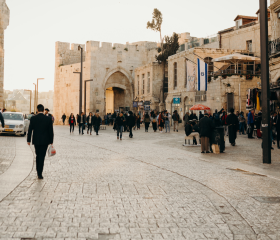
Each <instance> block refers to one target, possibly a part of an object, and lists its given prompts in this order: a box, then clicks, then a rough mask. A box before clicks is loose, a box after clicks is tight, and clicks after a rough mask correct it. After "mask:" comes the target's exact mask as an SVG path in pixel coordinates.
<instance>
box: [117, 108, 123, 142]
mask: <svg viewBox="0 0 280 240" xmlns="http://www.w3.org/2000/svg"><path fill="white" fill-rule="evenodd" d="M123 123H124V117H123V113H120V115H119V116H117V118H116V127H117V139H119V136H120V140H122V132H123Z"/></svg>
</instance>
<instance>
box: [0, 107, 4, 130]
mask: <svg viewBox="0 0 280 240" xmlns="http://www.w3.org/2000/svg"><path fill="white" fill-rule="evenodd" d="M3 110H4V109H3ZM0 122H1V124H2V128H4V127H5V121H4V117H3V115H2V112H0Z"/></svg>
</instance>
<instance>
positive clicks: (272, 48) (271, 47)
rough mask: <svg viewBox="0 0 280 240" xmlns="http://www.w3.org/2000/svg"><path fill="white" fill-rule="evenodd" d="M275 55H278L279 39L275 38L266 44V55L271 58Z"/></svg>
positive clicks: (279, 48)
mask: <svg viewBox="0 0 280 240" xmlns="http://www.w3.org/2000/svg"><path fill="white" fill-rule="evenodd" d="M277 53H280V38H277V39H275V40H273V41H270V42H269V43H268V55H269V56H270V57H271V56H272V55H275V54H277Z"/></svg>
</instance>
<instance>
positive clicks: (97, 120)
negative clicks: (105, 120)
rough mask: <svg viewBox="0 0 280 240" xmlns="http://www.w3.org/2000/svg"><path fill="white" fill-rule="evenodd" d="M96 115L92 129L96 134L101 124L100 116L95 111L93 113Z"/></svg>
mask: <svg viewBox="0 0 280 240" xmlns="http://www.w3.org/2000/svg"><path fill="white" fill-rule="evenodd" d="M95 116H96V117H95V118H94V123H93V124H94V130H95V132H96V135H98V131H99V128H100V124H101V117H100V116H99V113H96V115H95Z"/></svg>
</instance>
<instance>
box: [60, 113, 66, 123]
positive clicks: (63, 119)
mask: <svg viewBox="0 0 280 240" xmlns="http://www.w3.org/2000/svg"><path fill="white" fill-rule="evenodd" d="M61 119H62V122H63V125H65V119H66V115H65V113H64V114H63V115H62V117H61Z"/></svg>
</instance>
